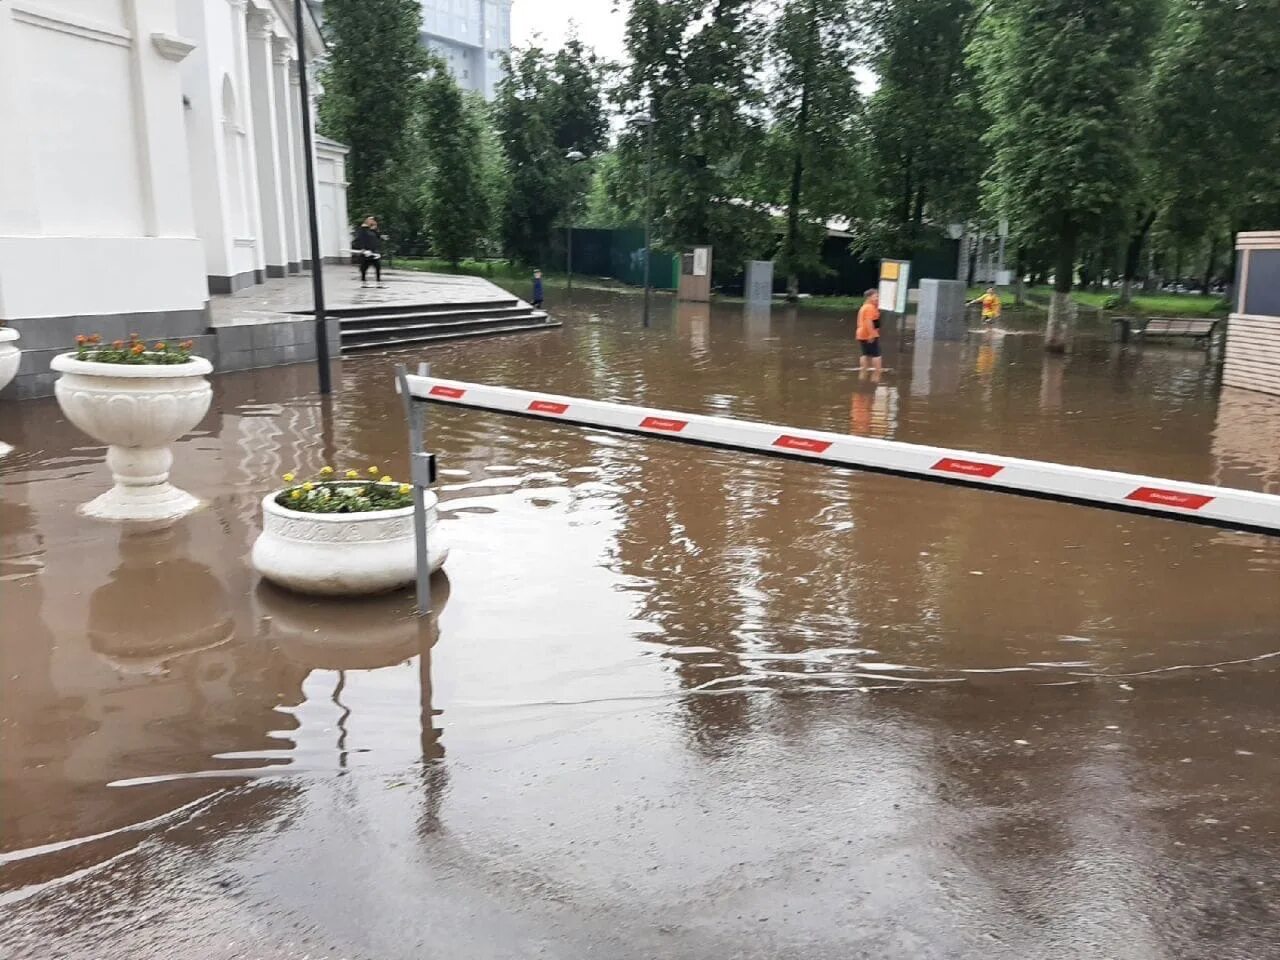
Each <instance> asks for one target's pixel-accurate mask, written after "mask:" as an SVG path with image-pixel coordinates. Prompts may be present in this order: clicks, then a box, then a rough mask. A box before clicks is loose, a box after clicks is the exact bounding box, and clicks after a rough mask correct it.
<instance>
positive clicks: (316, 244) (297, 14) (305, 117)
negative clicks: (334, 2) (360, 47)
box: [293, 0, 333, 393]
mask: <svg viewBox="0 0 1280 960" xmlns="http://www.w3.org/2000/svg"><path fill="white" fill-rule="evenodd" d="M293 19H294V27H295V29H296V32H297V42H298V89H299V95H300V96H301V98H302V152H303V154H305V156H306V167H307V226H308V227H309V228H310V231H311V297H312V299H313V300H314V301H315V317H316V367H317V368H318V369H317V371H316V372H317V373H318V374H319V379H320V392H321V393H331V392H332V391H333V384H332V383H331V382H330V371H329V329H328V319H329V318H328V316H327V314H326V312H325V309H324V276H323V273H322V270H321V259H320V222H319V220H318V219H317V217H316V171H315V158H314V156H313V147H312V143H311V94H310V91H309V90H308V83H307V35H306V33H305V32H304V29H303V18H302V0H293Z"/></svg>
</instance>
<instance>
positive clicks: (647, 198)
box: [644, 117, 653, 327]
mask: <svg viewBox="0 0 1280 960" xmlns="http://www.w3.org/2000/svg"><path fill="white" fill-rule="evenodd" d="M645 138H646V140H647V142H646V144H645V178H644V325H645V326H646V327H647V326H649V260H650V259H651V258H652V256H653V251H652V250H651V249H650V246H651V243H652V235H651V233H652V228H651V224H652V221H653V120H652V117H651V118H650V121H649V124H648V126H646V127H645Z"/></svg>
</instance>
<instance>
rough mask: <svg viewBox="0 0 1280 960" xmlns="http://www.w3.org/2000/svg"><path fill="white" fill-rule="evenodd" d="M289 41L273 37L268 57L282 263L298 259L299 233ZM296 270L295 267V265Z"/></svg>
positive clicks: (295, 95)
mask: <svg viewBox="0 0 1280 960" xmlns="http://www.w3.org/2000/svg"><path fill="white" fill-rule="evenodd" d="M290 47H291V44H290V43H289V41H288V40H285V39H283V38H281V37H277V38H276V40H275V45H274V50H275V57H274V58H273V60H272V66H273V67H274V69H273V71H272V74H273V78H274V80H275V95H276V142H277V146H278V147H279V151H280V154H279V166H280V206H281V208H282V210H283V212H284V247H285V256H286V260H285V262H286V264H289V265H293V264H297V263H299V262H300V261H301V260H302V234H301V231H300V230H299V222H298V205H297V197H298V188H297V185H296V184H295V180H296V179H297V170H298V164H297V155H298V144H297V142H296V139H295V137H294V129H295V126H296V125H295V124H294V120H293V118H294V116H295V115H296V114H297V112H298V110H297V100H298V91H297V89H296V88H295V87H294V86H293V85H292V84H291V83H290V82H289V81H290V76H289V74H290V70H289V64H290V62H291V61H292V59H293V58H292V56H291V55H290V54H291V50H290ZM294 269H295V270H296V269H297V267H296V266H295V267H294Z"/></svg>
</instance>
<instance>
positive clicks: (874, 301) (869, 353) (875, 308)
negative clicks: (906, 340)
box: [856, 289, 881, 373]
mask: <svg viewBox="0 0 1280 960" xmlns="http://www.w3.org/2000/svg"><path fill="white" fill-rule="evenodd" d="M865 296H866V300H864V301H863V303H862V306H861V307H859V308H858V332H857V334H856V336H857V338H858V347H859V348H860V349H861V350H862V356H861V357H859V358H858V369H859V370H861V371H866V370H874V371H875V372H876V373H879V372H880V365H881V360H880V292H879V291H878V290H875V289H871V290H868V291H867V292H866V294H865Z"/></svg>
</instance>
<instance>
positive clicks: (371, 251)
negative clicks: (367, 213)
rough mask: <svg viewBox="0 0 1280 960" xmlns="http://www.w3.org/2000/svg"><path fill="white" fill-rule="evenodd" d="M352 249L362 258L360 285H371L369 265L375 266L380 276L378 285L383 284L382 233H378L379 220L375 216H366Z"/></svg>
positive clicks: (375, 273) (357, 232) (352, 242)
mask: <svg viewBox="0 0 1280 960" xmlns="http://www.w3.org/2000/svg"><path fill="white" fill-rule="evenodd" d="M351 249H352V250H354V251H356V256H358V257H359V258H360V261H359V262H360V286H362V287H367V286H368V285H369V267H370V266H372V267H373V271H374V276H376V277H377V278H378V286H382V235H381V234H380V233H378V221H377V220H375V219H374V218H373V217H365V218H364V223H362V224H360V228H359V229H358V230H356V237H355V239H354V240H352V241H351Z"/></svg>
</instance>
